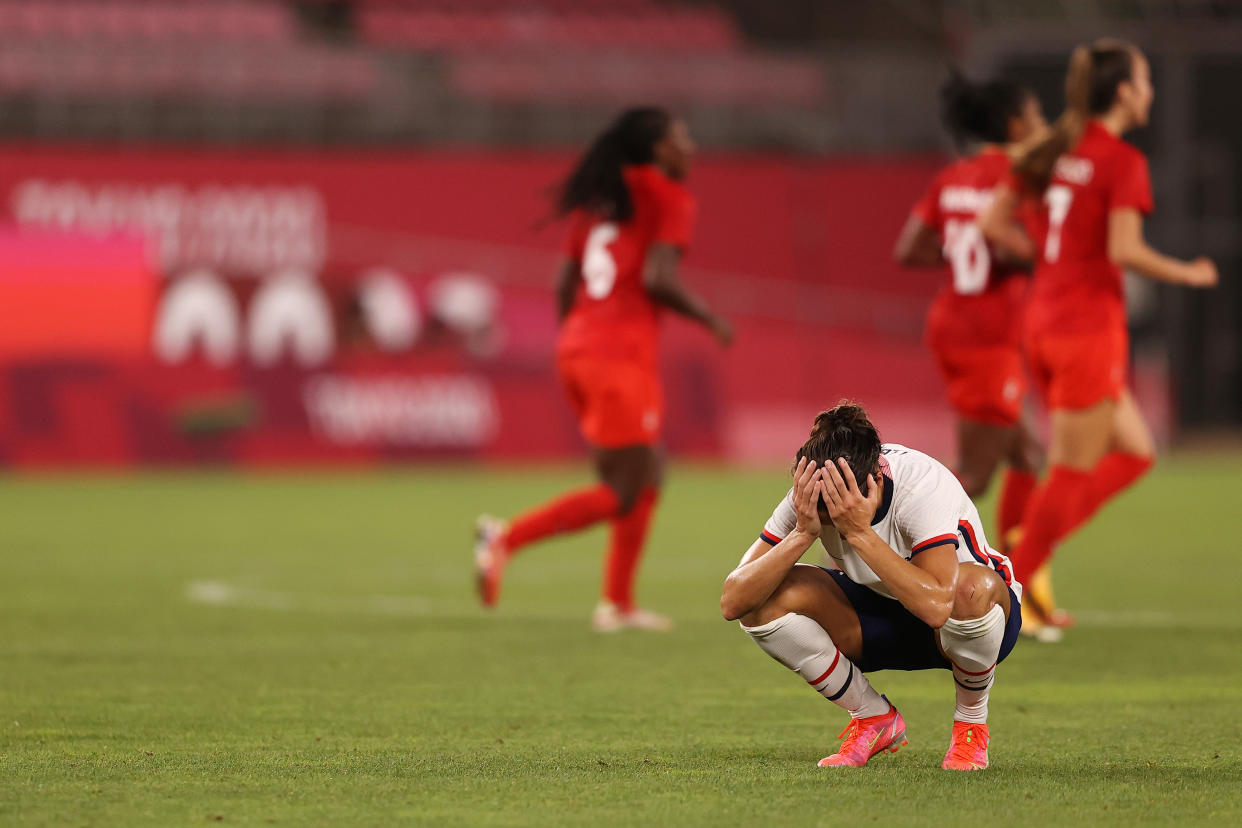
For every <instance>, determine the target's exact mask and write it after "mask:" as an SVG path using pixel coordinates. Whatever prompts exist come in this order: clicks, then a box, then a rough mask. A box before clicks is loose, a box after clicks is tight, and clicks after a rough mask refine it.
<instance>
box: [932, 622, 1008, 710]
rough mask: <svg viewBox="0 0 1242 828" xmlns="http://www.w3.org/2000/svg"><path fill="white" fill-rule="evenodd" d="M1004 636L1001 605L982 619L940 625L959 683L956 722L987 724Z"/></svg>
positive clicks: (942, 645)
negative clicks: (989, 692)
mask: <svg viewBox="0 0 1242 828" xmlns="http://www.w3.org/2000/svg"><path fill="white" fill-rule="evenodd" d="M1016 609H1017V608H1016V607H1015V610H1016ZM1004 637H1005V611H1004V610H1003V609H1001V607H1000V605H999V604H998V605H997V606H994V607H992V609H990V610H988V611H987V612H986V613H985V614H984V615H983V617H982V618H970V619H967V620H965V621H960V620H958V619H956V618H950V619H949V621H948V623H946V624H945V625H944V626H943V627H941V628H940V646H941V647H943V648H944V652H945V655H947V656H948V657H949V661H951V662H952V663H953V681H954V683H956V685H957V709H956V710H955V711H954V712H953V719H954V721H958V722H973V723H975V724H986V723H987V721H988V690H990V689H991V687H992V679H993V677H994V675H995V673H996V659H997V657H998V656H999V655H1000V647H1001V641H1002V639H1004Z"/></svg>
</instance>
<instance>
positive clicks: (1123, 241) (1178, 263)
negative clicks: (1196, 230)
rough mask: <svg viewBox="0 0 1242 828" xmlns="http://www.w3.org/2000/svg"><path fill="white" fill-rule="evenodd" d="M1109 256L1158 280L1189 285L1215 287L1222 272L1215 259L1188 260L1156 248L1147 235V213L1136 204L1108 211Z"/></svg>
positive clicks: (1118, 262)
mask: <svg viewBox="0 0 1242 828" xmlns="http://www.w3.org/2000/svg"><path fill="white" fill-rule="evenodd" d="M1108 258H1109V259H1110V260H1112V262H1113V263H1114V264H1116V265H1118V266H1119V267H1123V268H1126V269H1127V270H1133V271H1136V272H1138V273H1140V274H1142V275H1143V276H1146V277H1148V278H1149V279H1153V280H1155V281H1157V282H1168V283H1170V284H1174V285H1183V286H1186V287H1213V286H1214V285H1215V284H1216V283H1217V281H1218V279H1219V275H1218V274H1217V272H1216V265H1215V264H1213V263H1212V260H1211V259H1207V258H1204V257H1202V256H1201V257H1199V258H1197V259H1195V260H1194V261H1190V262H1185V261H1182V260H1181V259H1175V258H1173V257H1172V256H1166V255H1164V254H1163V253H1161V252H1159V251H1157V250H1155V249H1153V248H1152V247H1151V245H1149V244H1147V242H1146V241H1145V240H1144V238H1143V215H1142V214H1141V213H1140V212H1139V211H1138V210H1136V209H1134V208H1133V207H1119V208H1117V209H1116V210H1112V211H1110V212H1109V214H1108Z"/></svg>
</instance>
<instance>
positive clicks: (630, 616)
mask: <svg viewBox="0 0 1242 828" xmlns="http://www.w3.org/2000/svg"><path fill="white" fill-rule="evenodd" d="M674 626H675V625H674V624H673V619H671V618H669V617H668V616H667V615H660V613H658V612H652V611H651V610H645V609H640V608H638V607H635V608H634V609H632V610H630V611H629V612H622V611H621V609H619V608H618V607H617V606H616V605H615V604H609V603H600V604H599V605H598V606H597V607H596V608H595V612H593V613H592V614H591V629H593V630H595V631H596V632H598V633H611V632H619V631H620V630H649V631H653V632H668V631H669V630H671V629H673V627H674Z"/></svg>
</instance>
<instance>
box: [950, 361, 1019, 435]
mask: <svg viewBox="0 0 1242 828" xmlns="http://www.w3.org/2000/svg"><path fill="white" fill-rule="evenodd" d="M932 353H933V354H934V355H935V357H936V364H937V365H939V366H940V376H941V377H943V378H944V385H945V390H946V392H947V393H948V396H949V403H950V405H952V406H953V410H954V411H955V412H957V415H958V416H959V417H961V418H962V419H963V420H971V421H973V422H977V423H986V424H988V425H995V426H1015V425H1017V424H1018V421H1019V420H1020V419H1021V418H1022V395H1023V394H1024V393H1026V377H1025V375H1024V374H1023V372H1022V352H1021V351H1020V350H1018V349H1017V348H1014V347H1005V346H998V347H993V348H979V347H972V348H968V347H937V348H933V349H932Z"/></svg>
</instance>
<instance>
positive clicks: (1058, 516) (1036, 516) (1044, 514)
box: [1009, 466, 1091, 581]
mask: <svg viewBox="0 0 1242 828" xmlns="http://www.w3.org/2000/svg"><path fill="white" fill-rule="evenodd" d="M1090 488H1091V474H1090V472H1085V471H1079V470H1078V469H1072V468H1070V467H1069V466H1053V467H1052V468H1051V469H1050V470H1049V471H1048V477H1047V479H1046V480H1044V482H1043V484H1042V485H1041V486H1039V487H1038V488H1037V489H1036V490H1035V492H1034V494H1032V495H1031V499H1030V502H1029V503H1028V504H1027V507H1026V514H1025V515H1023V516H1022V540H1020V541H1018V545H1017V546H1015V547H1014V548H1013V550H1012V551H1011V552H1010V553H1009V558H1010V560H1012V561H1013V566H1014V570H1015V572H1014V575H1015V576H1017V578H1018V580H1019V581H1025V580H1026V579H1027V577H1029V576H1030V575H1031V573H1033V572H1035V571H1036V570H1037V569H1039V567H1040V566H1042V565H1043V563H1044V561H1046V560H1048V558H1049V557H1051V556H1052V547H1053V546H1054V545H1055V544H1057V543H1058V542H1060V541H1061V539H1062V538H1064V537H1065V536H1066V535H1068V534H1069V533H1070V530H1072V529H1073V528H1074V526H1075V525H1076V519H1077V517H1078V516H1079V515H1080V514H1081V513H1082V510H1083V509H1084V508H1085V507H1084V502H1085V501H1086V500H1087V497H1088V495H1089V493H1090Z"/></svg>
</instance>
